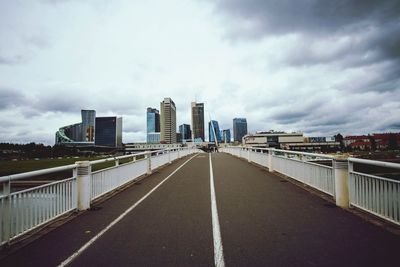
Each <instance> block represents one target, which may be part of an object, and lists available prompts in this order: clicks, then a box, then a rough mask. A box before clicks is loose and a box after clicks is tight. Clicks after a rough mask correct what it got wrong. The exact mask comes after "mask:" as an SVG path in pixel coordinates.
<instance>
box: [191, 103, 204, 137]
mask: <svg viewBox="0 0 400 267" xmlns="http://www.w3.org/2000/svg"><path fill="white" fill-rule="evenodd" d="M191 107H192V139H193V141H194V140H195V139H199V138H201V140H202V141H204V140H205V138H204V137H205V135H204V103H196V102H192V104H191Z"/></svg>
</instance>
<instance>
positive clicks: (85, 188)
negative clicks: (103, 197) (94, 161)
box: [76, 161, 92, 210]
mask: <svg viewBox="0 0 400 267" xmlns="http://www.w3.org/2000/svg"><path fill="white" fill-rule="evenodd" d="M76 164H77V165H78V167H77V171H76V174H77V177H76V184H77V186H78V210H87V209H89V208H90V198H91V172H92V166H91V165H90V161H78V162H76Z"/></svg>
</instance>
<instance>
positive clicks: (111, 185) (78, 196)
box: [0, 148, 198, 245]
mask: <svg viewBox="0 0 400 267" xmlns="http://www.w3.org/2000/svg"><path fill="white" fill-rule="evenodd" d="M195 152H198V150H197V149H195V148H172V149H166V150H160V151H152V152H150V151H148V152H143V153H137V154H132V155H126V156H120V157H115V158H107V159H101V160H96V161H90V162H77V163H76V164H71V165H67V166H62V167H56V168H50V169H44V170H39V171H33V172H27V173H21V174H16V175H10V176H4V177H0V185H1V184H2V185H3V192H2V195H0V245H4V244H6V243H9V242H10V241H12V240H14V239H16V238H18V237H20V236H22V235H23V234H26V233H27V232H29V231H32V230H33V229H36V228H38V227H41V226H43V225H45V224H47V223H49V222H50V221H52V220H55V219H57V218H58V217H60V216H62V215H64V214H66V213H68V212H71V211H74V210H77V209H79V210H85V209H88V208H89V207H90V204H91V202H92V201H94V200H96V199H98V198H100V197H101V196H103V195H105V194H107V193H109V192H111V191H113V190H115V189H117V188H119V187H121V186H124V185H126V184H127V183H129V182H131V181H133V180H135V179H137V178H139V177H140V176H142V175H144V174H146V173H147V174H150V173H151V171H152V170H154V169H156V168H159V167H161V166H163V165H165V164H167V163H169V162H171V161H173V160H175V159H178V158H181V157H184V156H186V155H189V154H192V153H195ZM121 160H124V161H126V162H125V163H123V164H119V162H120V161H121ZM105 162H115V166H113V167H110V168H106V169H101V170H99V171H94V172H92V171H91V169H92V166H93V165H96V164H100V163H105ZM60 171H71V172H72V173H73V175H72V177H71V178H68V179H64V180H60V181H55V182H52V183H48V184H44V185H41V186H37V187H34V188H30V189H26V190H22V191H18V192H12V190H11V184H12V181H15V180H20V179H27V178H32V177H35V176H39V175H48V174H54V173H57V172H60Z"/></svg>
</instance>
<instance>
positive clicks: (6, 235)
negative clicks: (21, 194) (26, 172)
mask: <svg viewBox="0 0 400 267" xmlns="http://www.w3.org/2000/svg"><path fill="white" fill-rule="evenodd" d="M3 194H4V195H5V196H6V198H5V202H4V208H5V209H4V214H3V216H1V217H2V218H0V220H3V223H2V225H3V229H0V231H3V240H4V241H7V244H8V243H9V242H10V238H11V224H12V222H11V195H10V194H11V179H9V180H8V181H7V182H4V184H3ZM3 240H0V242H1V241H3Z"/></svg>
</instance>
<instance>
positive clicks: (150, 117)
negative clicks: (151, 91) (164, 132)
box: [146, 108, 160, 143]
mask: <svg viewBox="0 0 400 267" xmlns="http://www.w3.org/2000/svg"><path fill="white" fill-rule="evenodd" d="M146 118H147V120H146V121H147V143H154V142H156V143H159V142H160V138H159V135H160V134H158V140H157V138H154V137H156V136H157V135H154V133H160V112H159V111H158V110H157V109H155V108H147V112H146Z"/></svg>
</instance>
